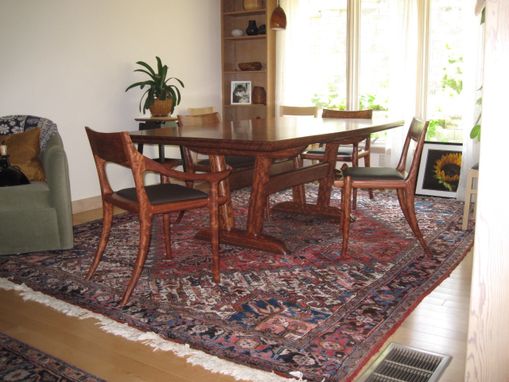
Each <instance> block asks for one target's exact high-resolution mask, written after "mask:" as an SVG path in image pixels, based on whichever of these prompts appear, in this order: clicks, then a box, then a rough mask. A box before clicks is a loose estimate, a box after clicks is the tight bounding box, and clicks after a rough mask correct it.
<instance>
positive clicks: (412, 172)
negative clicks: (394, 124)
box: [334, 118, 431, 256]
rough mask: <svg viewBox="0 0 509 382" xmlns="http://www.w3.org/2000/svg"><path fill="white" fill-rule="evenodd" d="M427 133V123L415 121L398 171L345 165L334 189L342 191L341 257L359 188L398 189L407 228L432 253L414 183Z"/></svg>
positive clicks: (345, 253) (345, 249)
mask: <svg viewBox="0 0 509 382" xmlns="http://www.w3.org/2000/svg"><path fill="white" fill-rule="evenodd" d="M427 129H428V122H424V121H421V120H418V119H416V118H414V119H413V120H412V123H411V124H410V128H409V130H408V134H407V137H406V139H405V143H404V146H403V151H402V153H401V157H400V160H399V163H398V166H397V167H396V168H395V169H394V168H386V167H348V166H347V165H346V164H344V165H343V168H342V178H341V179H340V180H337V181H335V183H334V185H335V186H337V187H341V188H342V193H341V195H342V198H341V199H342V200H341V204H342V207H341V208H342V212H341V217H342V219H341V225H342V232H343V243H342V252H341V255H342V256H347V251H348V237H349V232H350V213H351V205H350V204H351V193H352V190H354V189H357V188H367V189H375V188H377V189H380V188H384V189H395V190H396V191H397V194H398V200H399V204H400V206H401V209H402V211H403V214H404V216H405V218H406V220H407V221H408V224H409V225H410V228H411V229H412V231H413V233H414V235H415V236H416V237H417V240H419V243H420V244H421V246H422V247H423V248H424V250H425V251H426V252H427V253H428V254H429V253H431V252H430V250H429V248H428V246H427V244H426V242H425V241H424V238H423V236H422V233H421V231H420V229H419V225H418V224H417V218H416V216H415V207H414V190H415V183H416V181H417V174H418V172H419V162H420V158H421V153H422V148H423V145H424V138H425V136H426V130H427ZM412 142H414V143H415V145H416V146H415V151H414V154H413V158H412V163H411V165H410V168H409V170H408V172H407V171H406V162H407V156H408V151H409V148H410V144H411V143H412Z"/></svg>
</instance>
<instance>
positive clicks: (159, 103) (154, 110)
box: [149, 98, 173, 117]
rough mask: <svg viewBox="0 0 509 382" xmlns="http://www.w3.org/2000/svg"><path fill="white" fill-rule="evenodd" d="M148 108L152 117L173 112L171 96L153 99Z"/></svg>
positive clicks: (164, 115) (165, 115) (163, 115)
mask: <svg viewBox="0 0 509 382" xmlns="http://www.w3.org/2000/svg"><path fill="white" fill-rule="evenodd" d="M149 109H150V114H152V117H167V116H168V115H169V114H171V113H172V112H173V100H172V99H171V98H167V99H165V100H160V99H155V100H154V102H153V103H152V105H151V106H150V108H149Z"/></svg>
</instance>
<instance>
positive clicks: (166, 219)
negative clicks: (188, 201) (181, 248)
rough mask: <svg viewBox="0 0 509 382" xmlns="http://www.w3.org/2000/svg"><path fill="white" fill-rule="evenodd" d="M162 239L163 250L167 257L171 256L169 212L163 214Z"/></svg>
mask: <svg viewBox="0 0 509 382" xmlns="http://www.w3.org/2000/svg"><path fill="white" fill-rule="evenodd" d="M180 212H182V211H180ZM162 220H163V240H164V252H165V255H166V258H167V259H171V258H172V257H173V254H172V250H171V220H170V214H169V213H168V214H163V218H162Z"/></svg>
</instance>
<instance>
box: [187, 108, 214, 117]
mask: <svg viewBox="0 0 509 382" xmlns="http://www.w3.org/2000/svg"><path fill="white" fill-rule="evenodd" d="M187 111H188V112H189V114H190V115H202V114H210V113H213V112H214V107H213V106H205V107H190V108H188V109H187Z"/></svg>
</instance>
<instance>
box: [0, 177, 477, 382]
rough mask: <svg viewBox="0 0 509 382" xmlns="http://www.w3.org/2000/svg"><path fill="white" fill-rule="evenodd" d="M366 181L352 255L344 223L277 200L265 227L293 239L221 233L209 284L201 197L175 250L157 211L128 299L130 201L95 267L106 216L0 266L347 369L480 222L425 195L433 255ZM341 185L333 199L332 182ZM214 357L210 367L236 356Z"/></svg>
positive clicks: (328, 375) (423, 211)
mask: <svg viewBox="0 0 509 382" xmlns="http://www.w3.org/2000/svg"><path fill="white" fill-rule="evenodd" d="M307 191H308V192H307V197H308V199H313V198H316V191H317V188H316V187H314V186H312V187H309V188H308V189H307ZM360 194H361V195H360V196H359V201H358V208H357V210H356V211H355V215H356V217H357V220H356V221H355V223H353V224H352V227H351V238H350V253H349V254H350V257H349V258H348V259H344V258H342V257H341V253H340V233H339V231H340V228H339V225H338V224H337V223H334V222H331V221H328V220H326V219H324V218H319V217H313V216H298V215H290V214H285V213H281V212H276V213H273V214H272V216H271V217H270V219H268V220H267V222H266V223H265V225H264V232H265V233H267V234H269V235H272V236H275V237H277V238H280V239H281V240H283V241H284V242H285V243H287V245H288V247H289V249H290V252H289V253H288V254H285V255H282V254H273V253H267V252H261V251H257V250H249V249H243V248H239V247H234V246H228V245H222V246H221V283H220V285H215V284H214V282H213V281H212V278H211V271H210V264H211V261H210V255H209V244H208V243H207V242H202V241H199V240H196V239H194V234H195V233H196V232H197V230H198V229H199V228H201V227H203V226H205V225H206V224H207V220H208V217H207V215H208V212H207V210H205V209H203V210H195V211H191V212H188V213H186V214H185V217H184V219H183V220H182V222H181V223H180V224H177V225H174V227H172V230H173V231H172V234H173V248H174V258H173V259H171V260H167V259H165V258H164V250H163V246H162V241H161V240H160V237H161V227H160V220H157V221H156V224H155V225H154V232H153V235H152V244H151V249H150V253H149V256H148V259H147V263H146V265H145V268H144V271H143V275H142V277H141V279H140V281H139V283H138V286H137V288H136V289H135V291H134V293H133V296H132V297H131V300H130V303H129V305H128V306H126V307H124V308H119V307H118V306H117V304H118V302H119V299H120V297H121V296H122V293H123V290H124V288H125V286H126V283H127V280H128V278H129V277H130V274H131V270H132V267H133V262H134V258H135V254H136V249H137V245H138V221H137V217H136V216H134V215H121V216H117V217H115V220H114V225H113V230H112V233H111V237H110V241H109V245H108V247H107V249H106V253H105V256H104V258H103V261H102V263H101V264H100V266H99V268H98V271H97V273H96V275H95V276H94V277H93V279H92V280H91V281H86V280H85V279H84V275H85V273H86V270H87V269H88V267H89V265H90V262H91V259H92V256H93V253H94V251H95V248H96V246H97V242H98V238H99V234H100V231H101V227H102V224H101V221H94V222H91V223H87V224H83V225H80V226H77V227H75V247H74V249H72V250H68V251H60V252H43V253H34V254H28V255H18V256H6V257H5V256H4V257H1V258H0V277H3V278H4V279H8V280H9V282H12V283H16V284H24V285H26V287H28V288H31V289H33V290H35V291H39V292H42V293H43V294H44V295H49V296H52V297H54V298H56V299H58V301H62V302H66V303H69V304H72V305H71V306H77V307H80V308H82V309H85V311H86V312H94V314H98V315H100V316H101V317H103V316H106V317H108V318H109V319H112V320H114V321H117V322H120V323H124V324H128V325H129V328H136V329H137V330H139V331H140V333H145V332H147V333H152V334H150V336H149V337H151V338H153V337H155V339H154V341H155V342H158V343H159V344H161V343H167V344H170V343H173V344H174V343H178V344H185V346H187V347H190V348H192V349H195V350H198V351H203V352H205V353H207V354H209V355H213V356H217V357H219V358H220V359H224V360H229V361H231V362H234V363H235V364H240V365H244V366H248V367H249V368H250V370H252V369H258V370H263V371H269V372H271V373H275V374H277V375H279V376H285V377H292V376H296V377H298V378H301V377H302V378H303V379H304V380H308V381H348V380H352V379H353V378H354V376H355V375H356V374H357V373H358V372H359V371H360V369H361V368H362V366H363V365H364V364H365V363H366V362H367V361H368V360H369V359H370V357H371V356H372V355H373V354H374V353H375V352H376V351H377V350H378V349H379V348H380V347H381V346H382V345H383V343H384V341H385V340H386V339H387V338H388V336H389V335H390V334H392V332H393V331H395V330H396V328H397V327H398V326H399V325H400V324H401V322H402V321H403V320H404V319H405V318H406V317H407V316H408V314H409V313H410V312H411V311H412V310H413V309H414V308H415V306H416V305H417V304H418V303H419V302H420V301H421V300H422V299H423V298H424V297H425V296H426V295H427V294H428V293H429V292H430V291H432V290H433V288H435V287H436V286H437V285H438V284H439V283H440V282H441V281H442V280H443V279H444V278H446V277H447V276H448V275H449V274H450V273H451V272H452V271H453V270H454V268H455V267H456V266H457V264H458V263H459V262H460V261H461V260H462V259H463V257H464V256H465V254H466V253H467V252H468V250H469V249H470V247H471V246H472V243H473V236H474V235H473V231H472V229H470V230H468V231H462V230H461V216H462V208H463V203H461V202H457V201H455V200H452V199H441V198H436V197H418V198H417V200H416V211H417V216H418V220H419V224H420V227H421V229H422V231H423V234H424V237H425V239H426V241H427V242H428V243H429V246H430V247H431V249H432V251H433V253H434V254H433V256H432V257H431V258H429V257H425V256H424V252H423V250H422V248H421V247H420V246H419V244H418V243H417V241H416V240H415V238H414V236H413V234H412V232H411V230H410V228H409V227H408V224H407V223H406V221H405V219H404V217H403V214H402V212H401V210H400V207H399V204H398V201H397V198H396V197H395V194H393V193H390V192H385V193H382V192H378V193H376V197H375V199H373V200H370V199H368V198H366V197H364V195H362V194H363V193H360ZM290 195H291V193H290V192H282V193H279V194H275V195H273V196H272V197H271V198H272V203H276V202H278V201H282V200H288V199H289V198H290ZM248 197H249V190H240V191H237V192H234V193H233V195H232V198H233V205H234V209H235V219H236V223H237V225H240V226H243V225H244V224H245V215H246V214H247V201H248ZM333 198H334V199H336V200H337V199H339V192H338V191H334V193H333ZM336 202H337V201H336ZM470 227H472V225H470ZM62 309H63V310H65V309H68V308H65V309H64V308H62ZM143 339H144V340H147V337H143ZM147 341H149V340H147ZM170 341H171V342H170ZM149 342H150V341H149ZM154 346H155V347H158V348H161V347H164V346H162V345H154ZM172 349H173V351H176V352H177V353H179V351H178V350H175V349H174V348H172ZM184 353H185V352H184ZM179 354H183V353H179ZM200 354H202V353H200ZM184 355H187V353H186V354H184ZM191 362H194V363H202V362H200V361H191ZM203 363H206V362H203ZM218 365H219V366H217V365H216V366H211V365H210V364H209V365H206V366H205V367H207V368H209V369H212V370H216V371H221V370H222V372H225V370H230V369H232V370H233V368H232V367H230V366H225V365H223V364H220V363H219V364H218ZM230 365H233V364H230ZM226 372H227V371H226ZM230 374H231V375H234V376H235V377H239V378H240V377H242V378H246V379H252V380H259V381H268V380H269V379H268V378H267V376H262V377H259V378H258V377H252V378H251V377H246V375H245V374H244V375H243V374H237V373H236V372H235V371H231V373H230ZM267 375H268V373H267ZM271 375H273V374H271ZM279 378H280V377H278V379H279Z"/></svg>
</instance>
